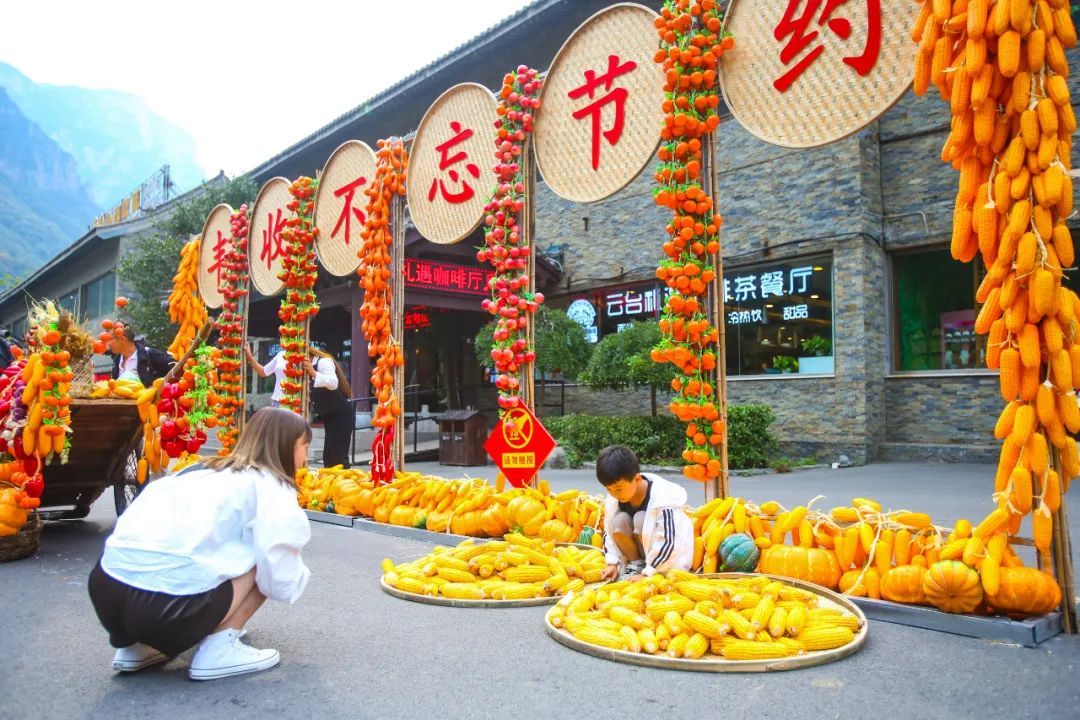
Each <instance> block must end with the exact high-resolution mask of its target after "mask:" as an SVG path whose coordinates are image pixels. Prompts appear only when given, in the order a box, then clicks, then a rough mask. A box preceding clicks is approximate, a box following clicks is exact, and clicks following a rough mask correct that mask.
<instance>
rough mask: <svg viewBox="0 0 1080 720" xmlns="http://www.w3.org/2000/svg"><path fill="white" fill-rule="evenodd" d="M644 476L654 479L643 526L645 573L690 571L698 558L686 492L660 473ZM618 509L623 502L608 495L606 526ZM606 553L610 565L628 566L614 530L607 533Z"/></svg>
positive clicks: (605, 515) (605, 508) (605, 505)
mask: <svg viewBox="0 0 1080 720" xmlns="http://www.w3.org/2000/svg"><path fill="white" fill-rule="evenodd" d="M641 476H642V477H643V478H645V479H646V480H650V481H652V490H650V492H649V504H648V506H646V508H645V522H644V524H643V525H642V528H641V546H642V548H643V550H644V552H645V569H644V570H643V571H642V574H643V575H645V576H649V575H653V574H655V573H658V572H667V571H668V570H674V569H676V568H677V569H680V570H689V569H690V564H691V563H692V562H693V561H694V524H693V523H692V522H691V521H690V518H689V517H688V516H687V515H686V512H684V511H683V506H685V505H686V491H685V490H683V489H682V488H681V487H679V486H678V485H676V484H675V483H673V482H671V481H669V480H665V479H664V478H662V477H660V476H659V475H654V474H652V473H641ZM618 512H619V501H618V500H616V499H615V498H614V497H612V496H611V495H608V496H607V498H606V499H605V500H604V527H606V528H610V527H611V526H612V522H613V521H614V518H615V515H616V514H617V513H618ZM604 552H605V559H606V561H607V563H608V564H609V565H615V564H618V565H619V566H620V567H622V566H625V565H626V558H625V557H624V556H623V554H622V552H620V551H619V546H618V545H616V544H615V540H614V538H612V537H611V535H610V533H605V534H604Z"/></svg>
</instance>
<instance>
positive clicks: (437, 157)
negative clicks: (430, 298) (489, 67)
mask: <svg viewBox="0 0 1080 720" xmlns="http://www.w3.org/2000/svg"><path fill="white" fill-rule="evenodd" d="M496 108H497V106H496V103H495V96H494V95H492V94H491V91H490V90H488V89H487V88H485V87H483V86H482V85H477V84H475V83H462V84H460V85H455V86H454V87H452V88H450V89H449V90H447V91H446V92H444V93H443V94H442V95H441V96H440V97H439V99H438V100H436V101H435V103H434V104H433V105H432V106H431V107H430V108H429V109H428V111H427V113H426V114H425V115H424V119H423V120H421V121H420V127H419V128H417V130H416V138H415V139H414V140H413V146H412V152H411V154H410V156H409V175H408V181H407V182H406V184H405V187H406V191H407V193H408V201H409V215H410V217H411V218H412V221H413V223H414V224H415V225H416V229H417V230H419V231H420V234H421V235H423V236H424V237H425V238H426V239H428V240H430V241H431V242H433V243H438V244H441V245H448V244H451V243H456V242H459V241H461V240H464V239H465V238H466V237H467V236H468V235H469V233H471V232H472V231H473V230H475V229H476V228H477V226H478V225H479V224H480V220H481V219H482V218H483V216H484V205H485V204H486V203H487V198H488V195H490V194H491V188H492V187H493V186H494V185H495V176H494V174H493V173H492V172H491V163H490V155H491V150H490V148H491V143H492V141H493V140H494V137H495V120H496V119H497V117H498V115H497V112H496Z"/></svg>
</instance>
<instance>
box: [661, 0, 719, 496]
mask: <svg viewBox="0 0 1080 720" xmlns="http://www.w3.org/2000/svg"><path fill="white" fill-rule="evenodd" d="M722 23H723V18H722V15H721V10H720V7H719V6H718V4H717V3H715V2H711V1H710V0H703V1H702V2H693V3H691V2H686V0H681V1H680V2H668V3H667V4H666V5H665V6H664V8H663V10H662V12H661V16H660V17H659V18H657V20H656V26H657V29H658V30H659V33H660V49H659V50H657V52H656V62H658V63H662V64H663V66H664V70H665V72H666V76H667V84H666V85H665V92H666V94H667V99H666V100H665V101H664V113H665V118H664V126H663V129H662V130H661V138H662V142H661V145H660V151H659V158H660V165H659V166H658V168H657V171H656V175H655V178H656V181H657V182H658V183H659V184H660V187H659V188H658V189H657V190H656V191H655V192H654V195H655V199H656V203H657V204H658V205H662V206H663V207H666V208H669V209H670V210H671V211H672V218H671V221H670V222H669V223H668V225H667V233H668V235H669V239H668V240H667V241H666V242H665V243H664V248H663V249H664V256H665V258H664V260H663V261H662V262H661V264H660V267H659V268H658V269H657V271H656V276H657V277H658V278H660V279H661V280H663V281H664V282H665V283H667V286H668V287H669V288H670V289H671V293H670V295H669V296H668V299H667V302H666V303H665V304H664V308H663V315H662V316H661V319H660V331H661V333H662V335H663V339H662V340H661V341H660V344H659V345H657V346H656V348H655V349H654V350H653V351H652V359H653V361H654V362H669V363H671V364H673V365H674V366H675V367H676V375H675V379H674V380H673V381H672V384H671V387H672V390H674V391H675V393H676V395H675V398H674V400H672V402H671V404H670V405H669V406H668V407H669V408H670V410H671V412H672V413H674V414H675V415H676V417H678V418H679V419H680V420H682V421H683V422H685V423H687V426H686V448H685V450H684V451H683V459H684V460H685V461H686V463H687V465H686V467H685V468H684V469H683V474H685V475H686V476H687V477H690V478H693V479H695V480H700V481H706V480H712V479H714V478H718V477H720V474H721V471H722V469H723V454H722V453H723V444H724V442H725V438H726V428H727V425H726V418H723V417H721V416H720V403H719V398H718V396H717V391H718V389H719V388H717V387H715V384H714V382H713V377H714V371H715V370H716V368H717V363H718V359H717V341H718V339H719V328H717V327H716V326H715V325H714V324H713V322H712V319H711V318H710V312H709V310H710V308H709V288H710V286H711V285H713V283H714V281H715V280H716V268H715V267H714V266H713V264H712V258H713V257H716V256H717V255H718V253H719V251H720V242H719V229H720V224H721V222H722V219H721V217H720V214H719V213H718V212H716V210H715V207H714V203H713V199H712V198H711V197H709V195H708V194H707V193H706V192H705V190H704V189H703V187H702V183H703V180H702V177H701V174H702V161H703V154H702V141H703V138H704V137H705V136H706V135H707V134H708V133H711V132H713V131H715V130H716V127H717V125H718V124H719V122H720V121H719V117H718V116H717V108H718V106H719V104H720V99H719V96H718V94H717V86H716V65H717V62H718V61H719V58H720V56H721V55H722V54H723V52H724V51H725V50H726V49H728V48H730V47H731V46H732V41H731V38H730V37H728V38H724V37H722V36H721V34H720V31H721V25H722Z"/></svg>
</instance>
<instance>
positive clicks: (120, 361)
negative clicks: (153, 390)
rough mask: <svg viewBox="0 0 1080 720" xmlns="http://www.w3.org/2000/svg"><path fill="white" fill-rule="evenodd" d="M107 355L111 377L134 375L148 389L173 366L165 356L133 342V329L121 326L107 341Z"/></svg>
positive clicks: (158, 351)
mask: <svg viewBox="0 0 1080 720" xmlns="http://www.w3.org/2000/svg"><path fill="white" fill-rule="evenodd" d="M109 354H110V355H112V359H113V370H112V376H113V379H114V380H115V379H116V378H118V377H120V375H121V374H123V373H128V374H129V375H130V374H135V375H137V376H138V377H139V382H141V383H142V384H143V385H144V386H146V387H150V386H151V385H153V384H154V381H155V380H157V379H158V378H160V377H165V375H166V374H168V372H169V370H170V369H171V368H172V366H173V360H172V358H171V357H169V356H168V355H167V354H165V353H163V352H161V351H160V350H157V349H155V348H152V347H147V346H146V345H145V344H143V343H142V342H135V328H134V327H132V326H131V325H127V324H125V325H123V326H122V332H121V333H120V334H119V335H113V338H112V339H111V340H110V341H109Z"/></svg>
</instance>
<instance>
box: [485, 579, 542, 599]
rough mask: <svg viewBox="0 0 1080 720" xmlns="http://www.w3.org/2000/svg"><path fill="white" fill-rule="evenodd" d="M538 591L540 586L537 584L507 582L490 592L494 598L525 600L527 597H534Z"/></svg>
mask: <svg viewBox="0 0 1080 720" xmlns="http://www.w3.org/2000/svg"><path fill="white" fill-rule="evenodd" d="M539 593H540V587H539V586H538V585H530V584H527V583H507V584H506V585H504V586H502V587H500V588H498V589H497V590H495V591H494V592H492V597H494V598H495V599H496V600H525V599H527V598H534V597H536V596H537V595H538V594H539Z"/></svg>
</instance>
